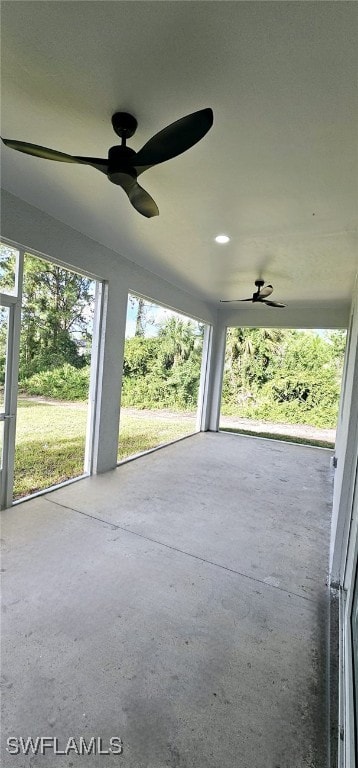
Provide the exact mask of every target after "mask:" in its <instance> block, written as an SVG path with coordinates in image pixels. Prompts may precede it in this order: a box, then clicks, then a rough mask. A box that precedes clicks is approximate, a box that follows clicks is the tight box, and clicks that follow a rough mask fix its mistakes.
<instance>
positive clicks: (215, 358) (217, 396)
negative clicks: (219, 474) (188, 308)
mask: <svg viewBox="0 0 358 768" xmlns="http://www.w3.org/2000/svg"><path fill="white" fill-rule="evenodd" d="M205 341H206V343H205V345H204V349H206V356H205V365H204V360H203V368H202V377H203V376H205V382H204V384H203V401H202V402H203V406H202V412H201V423H200V430H201V431H202V432H207V431H210V432H217V431H218V429H219V420H220V405H221V391H222V380H223V373H224V361H225V345H226V327H225V326H222V325H218V324H217V323H216V324H215V326H210V327H209V328H208V331H207V337H206V340H205Z"/></svg>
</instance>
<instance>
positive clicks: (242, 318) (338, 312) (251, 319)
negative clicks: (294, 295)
mask: <svg viewBox="0 0 358 768" xmlns="http://www.w3.org/2000/svg"><path fill="white" fill-rule="evenodd" d="M349 309H350V303H349V302H347V303H346V304H339V305H338V306H337V305H332V304H331V305H330V306H328V305H327V304H321V303H318V302H317V303H312V302H311V303H310V304H307V305H305V304H303V303H298V302H297V303H293V302H290V304H289V306H287V307H285V309H278V308H274V307H266V306H265V304H249V305H248V306H247V305H246V306H244V308H242V305H240V304H233V305H231V306H230V307H225V308H222V307H220V309H219V312H218V322H219V323H220V325H226V326H230V327H237V328H238V327H239V328H300V329H302V330H303V329H306V328H347V327H348V323H349Z"/></svg>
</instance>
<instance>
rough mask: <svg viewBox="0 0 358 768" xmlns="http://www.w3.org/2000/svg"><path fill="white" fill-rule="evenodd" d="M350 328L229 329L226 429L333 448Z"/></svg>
mask: <svg viewBox="0 0 358 768" xmlns="http://www.w3.org/2000/svg"><path fill="white" fill-rule="evenodd" d="M345 345H346V331H345V330H324V331H323V330H309V331H307V330H305V331H303V330H291V329H281V328H229V329H228V330H227V337H226V352H225V368H224V377H223V389H222V400H221V416H220V429H221V430H229V431H234V432H240V433H243V434H245V433H247V434H257V435H261V436H262V437H275V438H277V439H286V440H291V441H294V442H302V443H309V444H311V445H321V446H322V447H327V448H330V447H333V446H334V443H335V437H336V424H337V416H338V408H339V399H340V390H341V382H342V372H343V361H344V352H345Z"/></svg>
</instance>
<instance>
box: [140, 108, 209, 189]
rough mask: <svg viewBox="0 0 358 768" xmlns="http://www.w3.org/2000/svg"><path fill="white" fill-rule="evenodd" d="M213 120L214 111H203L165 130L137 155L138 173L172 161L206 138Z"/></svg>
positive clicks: (188, 116)
mask: <svg viewBox="0 0 358 768" xmlns="http://www.w3.org/2000/svg"><path fill="white" fill-rule="evenodd" d="M213 120H214V118H213V111H212V109H210V108H208V109H201V110H199V111H198V112H193V113H192V114H191V115H186V117H182V118H181V119H180V120H176V121H175V123H171V125H168V126H167V127H166V128H163V130H162V131H159V133H156V134H155V136H153V137H152V138H151V139H149V141H147V143H146V144H144V146H143V147H142V149H140V150H139V152H138V153H137V155H136V158H135V161H134V167H135V169H136V171H137V173H138V174H140V173H143V171H145V170H147V168H151V167H152V166H153V165H158V163H163V162H164V161H165V160H171V159H172V158H173V157H176V156H177V155H181V154H182V152H186V150H187V149H190V147H192V146H193V145H194V144H196V143H197V142H198V141H200V139H202V138H203V136H205V134H206V133H207V132H208V130H209V129H210V128H211V126H212V124H213Z"/></svg>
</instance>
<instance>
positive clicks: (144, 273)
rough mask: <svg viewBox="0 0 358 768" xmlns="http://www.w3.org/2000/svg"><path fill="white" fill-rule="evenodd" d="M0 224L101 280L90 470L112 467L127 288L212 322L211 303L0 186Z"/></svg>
mask: <svg viewBox="0 0 358 768" xmlns="http://www.w3.org/2000/svg"><path fill="white" fill-rule="evenodd" d="M1 230H2V237H3V238H4V239H6V240H10V241H13V242H15V243H17V244H19V245H21V246H23V247H25V248H26V249H28V250H29V251H30V252H31V251H33V252H35V253H37V254H40V255H43V256H45V257H49V258H51V259H53V260H55V261H57V262H58V263H59V264H61V265H63V266H67V267H72V268H75V269H78V270H80V271H83V272H85V273H86V274H87V275H89V276H91V277H93V278H97V279H99V280H104V281H106V289H105V292H104V293H105V298H104V322H103V332H102V337H101V349H100V355H101V365H100V366H99V371H100V375H99V382H98V402H97V411H96V417H95V437H94V458H93V463H92V470H93V471H94V472H105V471H106V470H109V469H112V468H113V467H115V466H116V463H117V444H118V432H119V414H120V394H121V381H122V371H123V354H124V340H125V326H126V310H127V296H128V292H129V291H133V292H134V293H139V294H142V295H144V296H147V297H148V298H150V299H152V300H153V301H154V302H157V303H158V304H163V305H165V306H167V307H170V308H172V309H174V310H177V311H178V312H182V313H183V314H185V315H188V316H190V317H193V318H196V319H198V320H201V321H202V322H204V323H208V324H212V323H215V320H216V315H217V312H216V309H213V308H212V307H210V306H209V305H207V304H206V303H205V302H203V301H200V300H198V299H197V298H195V297H193V296H191V295H190V294H189V293H186V292H185V291H182V290H180V289H178V288H176V287H175V286H173V285H171V284H170V283H168V282H166V281H165V280H162V279H161V278H159V277H157V276H156V275H154V274H153V273H152V272H149V271H148V270H145V269H143V268H142V267H139V266H137V265H135V264H134V263H133V262H131V261H129V260H128V259H126V258H124V257H123V256H122V255H120V254H118V253H115V252H114V251H111V250H109V249H108V248H105V247H104V246H102V245H100V244H99V243H96V242H95V241H94V240H91V239H90V238H88V237H86V236H85V235H83V234H81V233H79V232H77V231H76V230H74V229H71V227H68V226H66V225H65V224H63V223H62V222H60V221H57V220H56V219H54V218H52V217H51V216H48V215H47V214H45V213H43V212H42V211H40V210H39V209H38V208H34V207H33V206H31V205H29V204H28V203H25V202H24V201H22V200H19V199H18V198H16V197H14V196H13V195H10V194H9V193H8V192H5V191H3V193H2V210H1Z"/></svg>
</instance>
